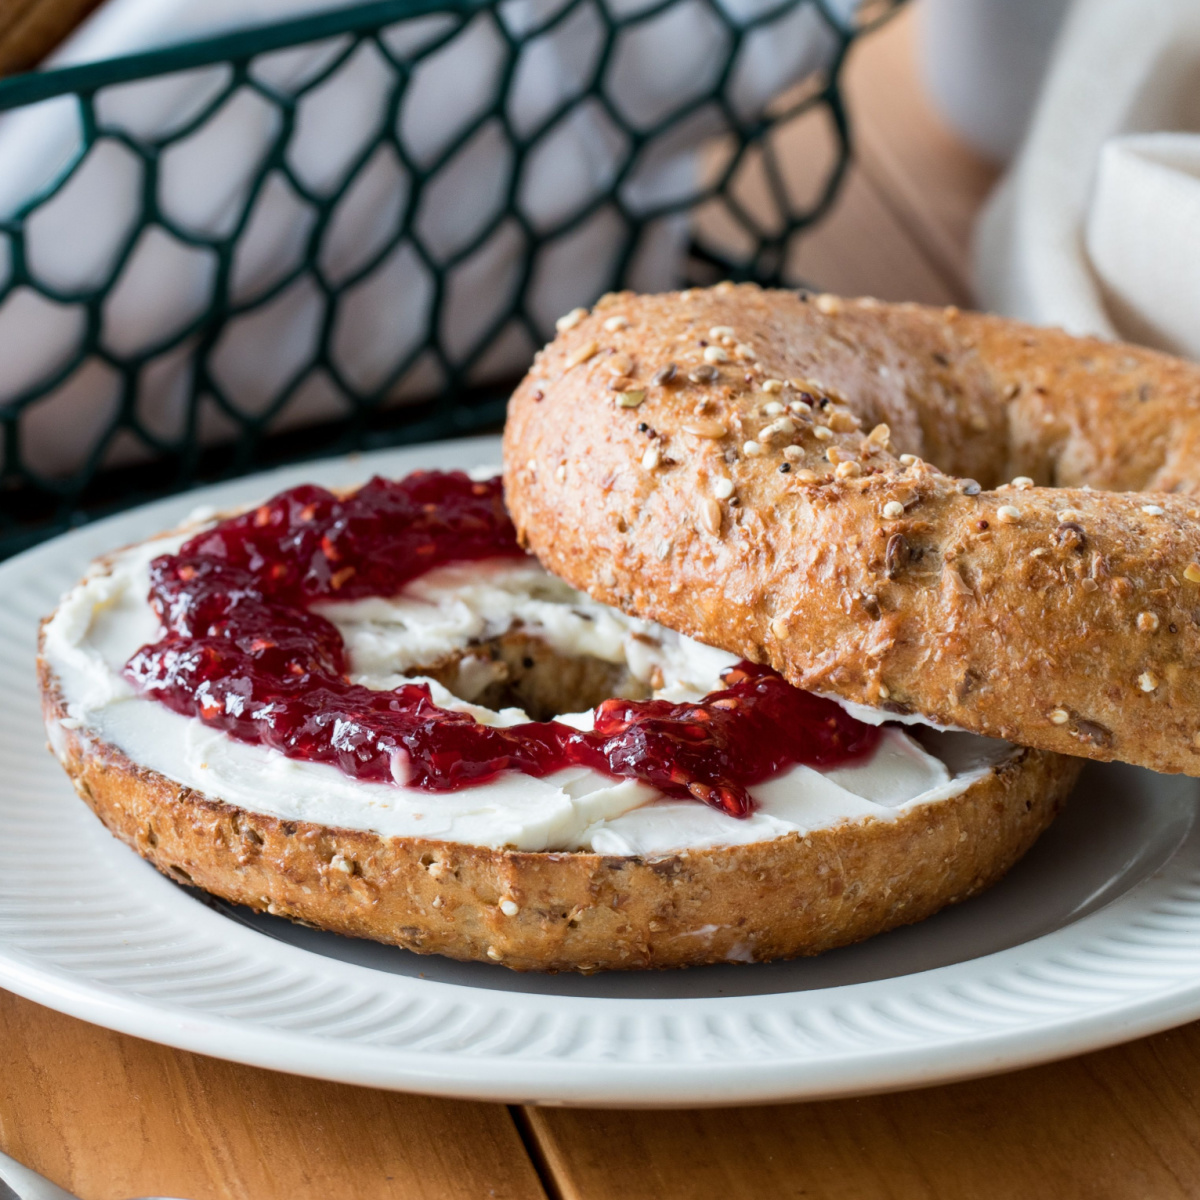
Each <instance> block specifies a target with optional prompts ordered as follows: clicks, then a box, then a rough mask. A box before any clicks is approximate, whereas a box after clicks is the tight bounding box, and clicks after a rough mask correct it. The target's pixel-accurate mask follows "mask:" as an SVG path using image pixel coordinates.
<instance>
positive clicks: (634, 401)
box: [617, 388, 646, 408]
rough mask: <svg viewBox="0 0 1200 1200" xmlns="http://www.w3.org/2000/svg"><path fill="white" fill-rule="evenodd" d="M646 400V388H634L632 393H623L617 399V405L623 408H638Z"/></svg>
mask: <svg viewBox="0 0 1200 1200" xmlns="http://www.w3.org/2000/svg"><path fill="white" fill-rule="evenodd" d="M645 398H646V390H645V388H634V389H633V390H632V391H628V392H622V393H621V394H620V395H619V396H618V397H617V403H618V404H619V405H620V406H621V407H622V408H637V406H638V405H639V404H641V402H642V401H643V400H645Z"/></svg>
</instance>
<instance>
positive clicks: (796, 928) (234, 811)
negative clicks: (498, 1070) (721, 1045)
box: [40, 662, 1078, 973]
mask: <svg viewBox="0 0 1200 1200" xmlns="http://www.w3.org/2000/svg"><path fill="white" fill-rule="evenodd" d="M40 674H41V684H42V696H43V709H44V715H45V719H46V728H47V731H48V732H49V734H50V738H51V744H52V746H53V749H54V751H55V753H56V755H57V756H58V758H59V761H60V762H61V763H62V765H63V767H64V768H65V770H66V772H67V774H68V775H69V776H70V778H71V782H72V783H73V785H74V787H75V790H76V791H77V792H78V793H79V795H80V797H81V798H82V799H83V800H84V801H85V802H86V803H87V804H88V806H89V807H90V808H91V809H92V810H93V811H94V812H95V813H96V815H97V816H98V817H99V818H100V820H101V821H103V822H104V824H105V825H106V826H107V827H108V829H109V831H110V832H111V833H113V834H114V835H115V836H116V837H118V838H120V839H121V841H123V842H125V843H126V844H127V845H129V846H131V847H132V848H133V849H134V850H136V851H137V852H138V853H139V854H140V855H141V856H142V857H143V858H145V859H147V860H149V861H150V862H151V863H153V864H154V865H155V866H156V867H157V868H158V869H159V870H160V871H162V872H163V873H164V874H165V875H168V876H170V877H171V878H172V879H175V880H176V881H177V882H180V883H184V884H187V885H191V886H197V887H200V888H203V889H204V890H205V891H208V892H212V893H214V894H215V895H218V896H221V897H224V898H225V899H227V900H230V901H233V902H234V903H235V904H245V905H248V906H249V907H251V908H254V909H257V910H259V911H265V912H269V913H272V914H274V915H276V916H284V917H290V918H291V919H292V920H294V921H299V922H302V923H304V924H309V925H314V926H317V927H318V928H321V929H328V930H332V931H333V932H335V933H342V934H348V935H350V936H352V937H362V938H370V939H372V940H374V941H379V942H386V943H389V944H391V945H396V946H403V947H404V948H406V949H409V950H414V951H416V952H418V953H420V954H443V955H446V956H448V957H450V958H457V959H463V960H476V961H480V962H496V963H501V964H503V965H504V966H507V967H511V968H513V969H515V970H542V971H545V970H549V971H582V972H585V973H590V972H592V971H597V970H628V969H635V968H648V967H685V966H699V965H702V964H705V963H716V962H753V961H762V962H765V961H768V960H771V959H777V958H792V957H795V956H797V955H812V954H820V953H822V952H823V951H826V950H831V949H833V948H834V947H837V946H845V945H848V944H850V943H853V942H857V941H861V940H862V939H864V938H868V937H872V936H874V935H875V934H877V933H882V932H884V931H886V930H889V929H894V928H896V927H897V926H900V925H908V924H911V923H913V922H915V921H921V920H924V919H925V918H926V917H928V916H931V915H932V914H933V913H935V912H937V911H938V910H939V909H941V908H944V907H945V906H946V905H948V904H956V903H959V902H960V901H963V900H966V899H968V898H969V897H971V896H974V895H976V894H978V893H979V892H982V891H984V890H985V889H987V888H989V887H990V886H991V885H992V884H994V883H996V882H997V881H998V880H999V879H1001V878H1002V877H1003V876H1004V875H1005V874H1006V873H1007V872H1008V870H1009V869H1010V868H1011V867H1012V866H1013V864H1014V863H1016V862H1017V861H1018V860H1019V859H1020V858H1021V856H1022V855H1023V854H1024V853H1025V852H1026V851H1027V850H1028V849H1029V848H1030V846H1032V845H1033V843H1034V842H1035V841H1036V840H1037V838H1038V836H1039V835H1040V834H1041V833H1042V831H1043V830H1044V829H1045V828H1046V827H1047V826H1048V825H1049V824H1050V822H1051V821H1052V820H1053V819H1054V816H1055V814H1056V813H1057V812H1058V811H1059V809H1060V808H1061V807H1062V805H1063V803H1064V802H1065V800H1066V798H1067V795H1068V794H1069V793H1070V791H1071V788H1072V787H1073V785H1074V783H1075V779H1076V776H1077V775H1078V763H1077V762H1075V761H1072V760H1071V759H1067V758H1063V757H1061V756H1059V755H1055V754H1043V753H1040V752H1038V751H1036V750H1026V749H1023V748H1021V747H1016V746H1014V747H1012V748H1011V753H1010V754H1008V755H1007V757H1005V758H1004V759H1003V760H1002V761H1001V762H999V763H997V764H996V765H995V766H994V767H993V768H992V769H991V770H989V771H987V772H986V773H984V774H983V776H982V777H981V778H979V779H977V780H976V781H974V782H973V783H971V784H970V786H968V787H967V788H965V789H964V790H963V791H962V792H960V793H959V794H958V795H956V796H954V797H952V798H951V799H948V800H943V801H940V802H938V803H935V804H930V805H926V806H924V807H921V808H916V809H913V810H912V811H910V812H907V813H905V814H904V815H903V816H901V817H899V818H898V819H897V820H894V821H875V820H868V821H862V822H847V823H842V824H839V825H836V826H833V827H830V828H827V829H820V830H815V831H813V832H812V833H810V834H808V835H806V836H803V837H802V836H799V835H797V834H792V835H790V836H788V837H781V838H775V839H773V840H771V841H766V842H751V843H749V844H746V845H738V846H720V847H712V848H706V849H694V850H685V851H680V852H678V853H673V854H665V855H660V856H655V857H642V856H637V855H620V856H615V855H602V854H590V853H583V852H580V851H573V852H560V853H530V852H521V851H516V850H508V849H494V848H490V847H487V846H473V845H468V844H463V843H458V842H445V841H437V840H433V839H428V838H414V837H408V838H405V837H384V836H381V835H379V834H377V833H374V832H371V831H369V830H357V829H343V828H338V827H336V826H329V825H324V824H316V823H313V822H309V821H295V820H280V819H279V818H277V817H273V816H268V815H265V814H263V813H257V812H249V811H247V810H245V809H243V808H240V807H237V806H235V805H230V804H226V803H223V802H221V801H219V800H213V799H212V798H210V797H208V796H205V795H203V794H202V793H199V792H196V791H194V790H193V789H191V788H189V787H185V786H182V785H180V784H179V783H177V782H176V781H175V780H172V779H170V778H168V777H167V776H166V775H164V774H162V773H160V772H158V771H155V770H152V769H149V768H147V767H145V766H142V765H140V764H138V763H136V762H133V761H132V760H131V759H130V758H129V757H128V756H127V755H126V754H124V753H123V752H122V751H121V750H120V749H119V748H117V747H116V746H113V745H112V744H111V743H109V742H106V741H105V740H104V739H102V738H97V737H96V736H95V734H94V733H93V732H90V731H88V730H87V729H80V728H78V727H77V724H76V723H74V722H72V721H71V719H70V718H69V717H68V716H67V712H66V707H65V704H64V701H63V698H62V694H61V692H60V690H59V687H58V683H57V680H56V679H55V678H54V676H53V673H52V672H51V671H50V670H49V669H48V667H47V666H46V664H45V663H44V662H43V663H42V664H41V666H40Z"/></svg>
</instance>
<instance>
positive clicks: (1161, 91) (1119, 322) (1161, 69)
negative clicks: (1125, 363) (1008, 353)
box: [975, 0, 1200, 358]
mask: <svg viewBox="0 0 1200 1200" xmlns="http://www.w3.org/2000/svg"><path fill="white" fill-rule="evenodd" d="M975 277H976V291H977V295H978V299H979V301H980V303H981V305H982V306H984V307H986V308H989V309H992V310H994V311H997V312H1001V313H1004V314H1006V315H1008V316H1013V317H1018V318H1021V319H1023V320H1027V321H1032V322H1034V323H1036V324H1045V325H1060V326H1063V327H1064V328H1066V329H1068V330H1070V331H1071V332H1074V333H1094V334H1099V335H1101V336H1104V337H1112V338H1124V339H1128V340H1132V341H1139V342H1144V343H1146V344H1148V345H1152V346H1157V347H1159V348H1161V349H1165V350H1170V351H1172V352H1174V353H1177V354H1182V355H1186V356H1189V357H1192V358H1200V3H1198V2H1197V0H1075V4H1074V5H1073V8H1072V10H1071V12H1070V14H1069V16H1068V18H1067V23H1066V25H1065V27H1064V29H1063V32H1062V35H1061V37H1060V40H1059V43H1058V47H1057V50H1056V53H1055V58H1054V61H1053V63H1052V64H1051V68H1050V72H1049V75H1048V76H1047V78H1046V82H1045V84H1044V87H1043V91H1042V94H1041V98H1040V100H1039V103H1038V108H1037V112H1036V114H1035V116H1034V120H1033V123H1032V125H1031V127H1030V130H1029V133H1028V135H1027V137H1026V139H1025V142H1024V145H1023V146H1022V149H1021V151H1020V153H1019V155H1018V156H1017V159H1016V161H1015V162H1014V164H1013V166H1012V168H1011V169H1010V171H1009V173H1008V174H1007V176H1006V177H1005V178H1004V180H1003V181H1002V183H1001V185H1000V186H999V187H998V189H997V191H996V193H995V194H994V195H993V197H992V199H991V200H990V201H989V203H988V205H987V208H986V209H985V211H984V213H983V216H982V218H981V220H980V223H979V226H978V228H977V230H976V242H975Z"/></svg>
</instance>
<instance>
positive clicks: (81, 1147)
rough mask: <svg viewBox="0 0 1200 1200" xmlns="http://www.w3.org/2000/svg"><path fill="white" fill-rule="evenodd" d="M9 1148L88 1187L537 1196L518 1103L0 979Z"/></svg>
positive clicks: (215, 1196)
mask: <svg viewBox="0 0 1200 1200" xmlns="http://www.w3.org/2000/svg"><path fill="white" fill-rule="evenodd" d="M0 1030H3V1035H2V1037H0V1054H2V1057H0V1148H3V1149H4V1150H5V1152H6V1153H8V1154H11V1155H12V1156H13V1157H14V1158H17V1159H19V1160H20V1161H22V1162H24V1163H26V1164H27V1165H28V1166H31V1167H33V1168H34V1169H35V1170H37V1171H41V1172H42V1174H44V1175H47V1176H49V1177H50V1178H51V1179H53V1180H54V1182H55V1183H58V1184H60V1185H61V1186H63V1187H66V1188H69V1189H70V1190H72V1191H74V1192H77V1193H78V1194H79V1195H80V1196H82V1197H83V1198H84V1200H118V1198H120V1197H128V1196H145V1195H160V1194H161V1195H165V1196H180V1197H184V1198H185V1200H318V1198H324V1197H335V1196H356V1197H363V1198H364V1200H365V1198H368V1197H370V1198H374V1197H380V1198H381V1200H383V1198H385V1197H386V1198H387V1200H393V1198H394V1200H418V1198H420V1200H442V1198H446V1200H450V1198H453V1200H468V1198H470V1200H475V1198H477V1197H496V1200H540V1198H541V1197H542V1196H543V1195H544V1192H543V1190H542V1188H541V1185H540V1184H539V1182H538V1179H537V1175H536V1173H535V1171H534V1169H533V1167H532V1166H531V1164H530V1161H529V1159H528V1157H527V1156H526V1153H525V1149H524V1146H523V1145H522V1143H521V1137H520V1134H519V1132H518V1130H517V1126H516V1125H515V1124H514V1122H513V1119H512V1117H511V1115H510V1114H509V1111H508V1109H506V1108H504V1107H503V1106H502V1105H497V1104H473V1103H468V1102H465V1101H462V1102H460V1101H450V1100H436V1099H431V1098H429V1097H426V1096H409V1095H403V1094H401V1093H398V1092H380V1091H373V1090H369V1089H366V1088H355V1087H347V1086H344V1085H342V1084H333V1083H323V1082H320V1081H319V1080H314V1079H300V1078H297V1077H295V1076H291V1075H279V1074H276V1073H275V1072H272V1071H260V1070H258V1069H257V1068H254V1067H243V1066H238V1065H236V1064H234V1063H227V1062H221V1061H220V1060H219V1059H215V1058H205V1057H203V1056H201V1055H198V1054H185V1053H183V1052H181V1051H176V1050H170V1049H168V1048H167V1047H165V1046H157V1045H154V1044H153V1043H151V1042H143V1041H140V1040H138V1039H137V1038H131V1037H125V1036H123V1035H121V1034H117V1033H110V1032H109V1031H108V1030H103V1029H98V1028H96V1027H95V1026H92V1025H86V1024H84V1022H82V1021H76V1020H74V1019H72V1018H70V1017H64V1016H61V1015H60V1014H58V1013H55V1012H51V1011H50V1010H49V1009H45V1008H42V1007H40V1006H39V1005H36V1004H31V1003H30V1002H29V1001H27V1000H21V999H18V998H17V997H16V996H12V995H9V994H8V993H5V992H0Z"/></svg>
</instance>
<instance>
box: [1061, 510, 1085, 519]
mask: <svg viewBox="0 0 1200 1200" xmlns="http://www.w3.org/2000/svg"><path fill="white" fill-rule="evenodd" d="M1058 519H1059V520H1060V521H1082V520H1083V513H1081V512H1080V511H1079V510H1078V509H1074V508H1064V509H1063V510H1062V512H1060V513H1059V514H1058Z"/></svg>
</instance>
